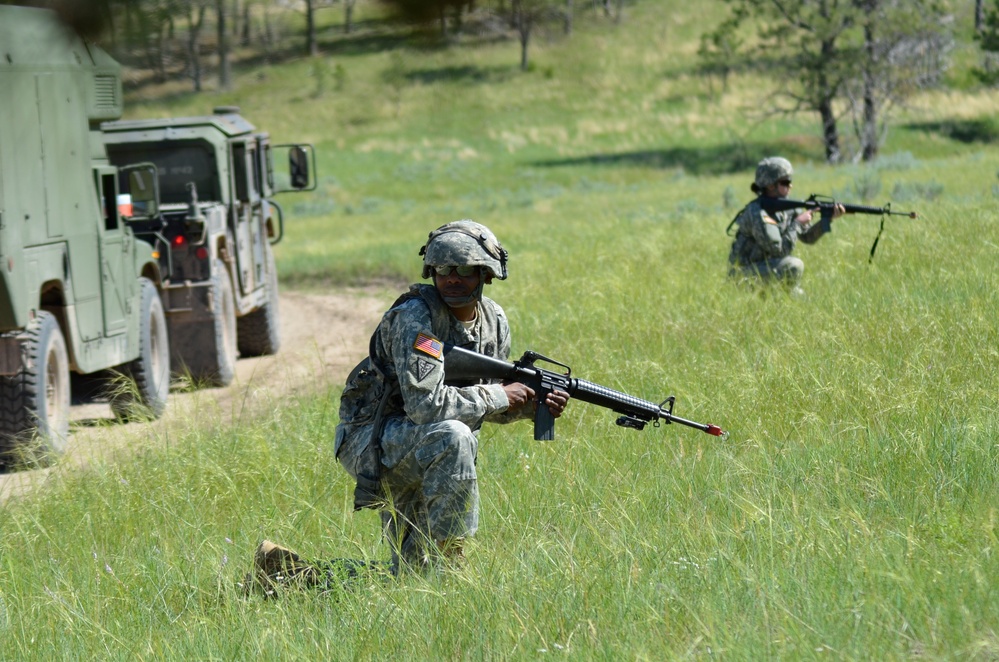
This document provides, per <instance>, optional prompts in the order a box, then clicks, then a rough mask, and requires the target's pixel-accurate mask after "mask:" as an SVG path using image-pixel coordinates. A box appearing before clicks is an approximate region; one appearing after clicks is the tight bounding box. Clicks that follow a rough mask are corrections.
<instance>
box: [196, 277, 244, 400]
mask: <svg viewBox="0 0 999 662" xmlns="http://www.w3.org/2000/svg"><path fill="white" fill-rule="evenodd" d="M212 271H213V272H214V275H213V276H212V324H211V327H210V328H211V333H212V335H213V338H212V341H211V342H207V343H205V346H204V351H206V352H208V353H209V355H208V356H205V357H203V359H202V361H201V362H200V363H201V371H200V374H198V375H196V377H197V378H198V379H199V380H201V381H203V382H204V383H206V384H207V385H209V386H228V385H229V384H231V383H232V380H233V378H234V377H235V376H236V352H237V351H238V350H237V347H236V297H235V295H234V294H233V290H232V278H231V277H230V276H229V270H228V269H226V266H225V263H224V262H222V261H221V260H216V261H215V266H214V268H213V269H212Z"/></svg>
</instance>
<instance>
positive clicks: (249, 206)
mask: <svg viewBox="0 0 999 662" xmlns="http://www.w3.org/2000/svg"><path fill="white" fill-rule="evenodd" d="M230 163H231V168H230V169H229V171H230V173H232V174H231V177H232V182H231V186H230V190H231V191H232V192H233V195H234V198H235V199H234V200H233V204H232V214H233V216H234V219H233V220H234V222H235V230H236V237H235V239H236V255H237V260H238V262H239V269H238V274H239V287H240V291H241V292H242V293H243V294H249V293H250V292H252V291H253V290H254V289H256V287H257V286H258V285H259V284H261V283H263V279H264V256H265V253H264V242H265V241H266V240H267V237H266V234H265V232H264V229H263V212H262V206H263V205H262V202H263V200H262V197H261V185H260V184H261V183H260V169H259V168H258V167H257V145H256V143H255V142H254V141H252V140H251V141H233V142H232V143H230Z"/></svg>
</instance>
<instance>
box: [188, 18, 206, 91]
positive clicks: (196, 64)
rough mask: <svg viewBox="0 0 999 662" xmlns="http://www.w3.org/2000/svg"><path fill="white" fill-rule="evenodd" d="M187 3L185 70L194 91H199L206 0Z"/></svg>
mask: <svg viewBox="0 0 999 662" xmlns="http://www.w3.org/2000/svg"><path fill="white" fill-rule="evenodd" d="M186 4H187V7H186V9H187V72H188V75H189V76H190V77H191V83H192V85H193V86H194V91H195V92H200V91H201V43H200V41H201V29H202V28H203V27H204V25H205V14H206V13H207V12H208V0H188V2H187V3H186Z"/></svg>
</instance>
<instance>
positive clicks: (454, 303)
mask: <svg viewBox="0 0 999 662" xmlns="http://www.w3.org/2000/svg"><path fill="white" fill-rule="evenodd" d="M484 286H485V282H484V281H483V280H480V281H479V285H478V287H476V288H475V289H474V290H472V293H471V294H469V295H468V296H467V297H446V296H444V295H443V294H441V298H442V299H444V303H446V304H447V305H448V306H449V307H451V308H462V307H463V306H467V305H468V304H470V303H474V302H476V301H482V288H483V287H484Z"/></svg>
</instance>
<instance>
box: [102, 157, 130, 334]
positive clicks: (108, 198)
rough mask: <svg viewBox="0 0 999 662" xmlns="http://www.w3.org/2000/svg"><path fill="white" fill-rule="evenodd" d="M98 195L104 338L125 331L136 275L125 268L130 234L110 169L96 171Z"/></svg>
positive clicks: (113, 174)
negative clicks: (99, 194)
mask: <svg viewBox="0 0 999 662" xmlns="http://www.w3.org/2000/svg"><path fill="white" fill-rule="evenodd" d="M96 176H97V185H98V187H99V189H98V190H99V191H100V193H101V196H100V199H101V214H100V222H99V225H100V227H98V228H97V243H98V249H99V253H100V270H101V300H102V306H103V311H104V335H105V336H113V335H117V334H120V333H124V332H125V331H126V330H127V328H128V314H129V312H130V308H131V305H130V302H131V299H132V296H133V294H134V293H135V288H136V286H137V285H136V279H135V275H134V274H132V273H130V270H129V269H127V268H126V265H132V264H134V260H133V259H132V251H133V250H134V246H133V244H132V235H131V233H128V232H126V231H125V229H124V228H123V227H122V222H121V217H120V215H119V213H118V205H117V200H118V172H117V169H116V168H113V167H101V168H97V169H96Z"/></svg>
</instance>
